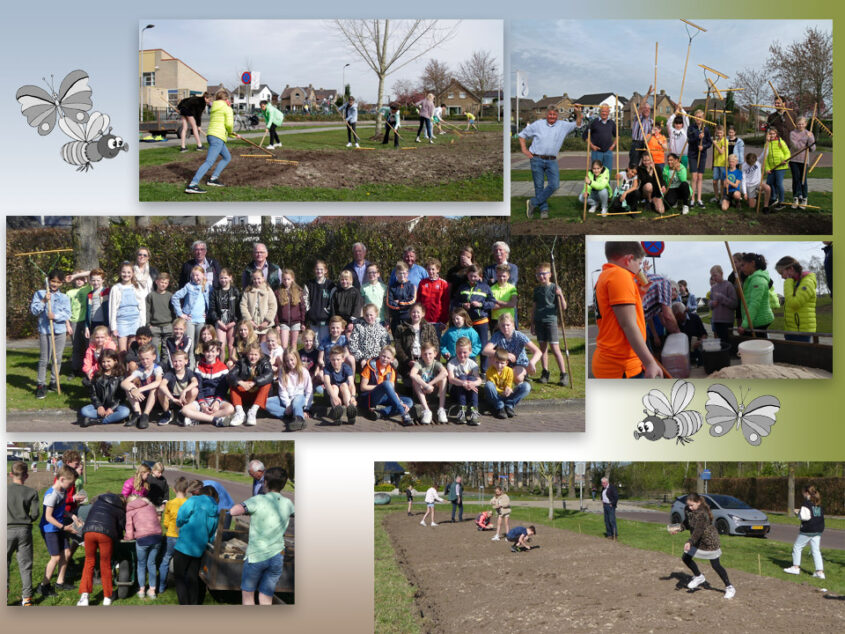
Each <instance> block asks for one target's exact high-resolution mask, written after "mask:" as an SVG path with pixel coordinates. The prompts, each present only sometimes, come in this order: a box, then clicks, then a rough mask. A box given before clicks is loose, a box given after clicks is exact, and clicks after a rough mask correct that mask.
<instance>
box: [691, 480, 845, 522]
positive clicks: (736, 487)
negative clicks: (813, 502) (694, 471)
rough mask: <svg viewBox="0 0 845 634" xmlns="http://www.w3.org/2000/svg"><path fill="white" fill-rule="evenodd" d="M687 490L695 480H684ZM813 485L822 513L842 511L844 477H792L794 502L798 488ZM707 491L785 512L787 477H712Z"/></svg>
mask: <svg viewBox="0 0 845 634" xmlns="http://www.w3.org/2000/svg"><path fill="white" fill-rule="evenodd" d="M684 484H685V486H686V488H687V491H695V487H696V480H695V479H694V478H687V479H686V480H685V481H684ZM809 485H814V486H815V487H816V488H817V489H818V490H819V493H820V494H821V496H822V506H823V507H824V512H825V514H826V515H845V478H803V477H800V478H799V477H796V478H795V504H796V506H800V505H801V499H802V497H801V489H802V488H803V487H805V486H809ZM707 488H708V490H709V491H712V492H713V493H721V494H723V495H732V496H734V497H737V498H739V499H740V500H742V501H743V502H746V503H747V504H749V505H750V506H753V507H754V508H758V509H761V510H764V511H776V512H780V513H783V512H786V511H788V510H789V509H787V508H786V506H787V501H788V500H787V496H788V490H789V478H787V477H765V478H713V479H712V480H710V484H708V485H707Z"/></svg>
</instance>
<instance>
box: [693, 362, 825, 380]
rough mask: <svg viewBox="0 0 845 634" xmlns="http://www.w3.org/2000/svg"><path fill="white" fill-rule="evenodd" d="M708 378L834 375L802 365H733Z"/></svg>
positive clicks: (798, 377) (793, 377)
mask: <svg viewBox="0 0 845 634" xmlns="http://www.w3.org/2000/svg"><path fill="white" fill-rule="evenodd" d="M708 378H711V379H831V378H833V374H832V373H831V372H826V371H825V370H819V369H817V368H807V367H804V366H801V365H790V364H788V363H775V364H774V365H762V364H757V363H746V364H743V365H732V366H730V367H727V368H722V369H721V370H716V371H715V372H713V374H711V375H710V376H709V377H708Z"/></svg>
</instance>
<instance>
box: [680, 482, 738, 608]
mask: <svg viewBox="0 0 845 634" xmlns="http://www.w3.org/2000/svg"><path fill="white" fill-rule="evenodd" d="M686 516H687V522H688V523H689V530H690V538H689V540H687V542H686V543H685V544H684V554H683V556H682V557H681V560H682V561H683V562H684V564H686V566H687V568H689V569H690V570H691V571H692V574H693V575H694V576H693V578H692V580H691V581H690V582H689V583H688V584H687V588H689V589H690V590H693V589H695V588H697V587H698V586H700V585H701V584H702V583H704V581H705V579H704V575H703V574H701V570H699V568H698V565H697V564H696V563H695V561H694V560H693V557H698V558H701V559H709V560H710V565H711V566H712V567H713V570H715V571H716V574H717V575H719V578H720V579H721V580H722V581H723V582H724V584H725V598H726V599H733V598H734V596H735V595H736V589H735V588H734V587H733V586H732V585H731V582H730V579H728V572H727V571H726V570H725V569H724V568H723V567H722V564H721V563H719V557H721V556H722V550H721V549H720V548H719V533H718V531H717V530H716V527H715V526H714V525H713V513H711V511H710V507H709V506H708V505H707V501H706V500H705V499H704V498H703V497H702V496H700V495H699V494H698V493H690V494H689V495H688V496H687V513H686ZM681 530H683V525H681V527H680V528H678V529H677V531H676V532H680V531H681Z"/></svg>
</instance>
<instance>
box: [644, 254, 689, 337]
mask: <svg viewBox="0 0 845 634" xmlns="http://www.w3.org/2000/svg"><path fill="white" fill-rule="evenodd" d="M643 268H644V269H645V268H646V267H643ZM648 281H649V285H648V288H647V290H646V292H645V294H644V295H643V314H644V316H645V321H646V324H649V323H650V322H651V321H652V320H653V319H654V317H658V318H659V319H660V323H661V324H662V325H663V328H664V330H665V331H666V332H667V333H669V334H672V333H676V332H681V329H680V328H678V322H677V321H676V320H675V315H674V314H673V313H672V302H673V301H674V300H673V297H672V293H673V290H674V292H677V284H676V283H675V282H673V281H672V280H670V279H668V278H666V277H663V276H662V275H657V274H656V273H649V274H648ZM653 328H654V325H653V324H652V327H651V328H649V334H651V335H652V336H651V338H649V337H648V335H647V336H646V340H647V341H650V342H651V344H652V348H651V349H652V350H654V349H655V348H658V347H660V336H659V335H658V334H657V333H656V332H654V329H653Z"/></svg>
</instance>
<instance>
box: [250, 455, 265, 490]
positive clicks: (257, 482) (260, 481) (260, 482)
mask: <svg viewBox="0 0 845 634" xmlns="http://www.w3.org/2000/svg"><path fill="white" fill-rule="evenodd" d="M264 471H265V470H264V463H263V462H261V461H260V460H250V461H249V466H248V467H247V473H248V474H249V477H251V478H252V495H253V496H256V495H264V494H265V493H266V492H267V487H266V486H265V483H264Z"/></svg>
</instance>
